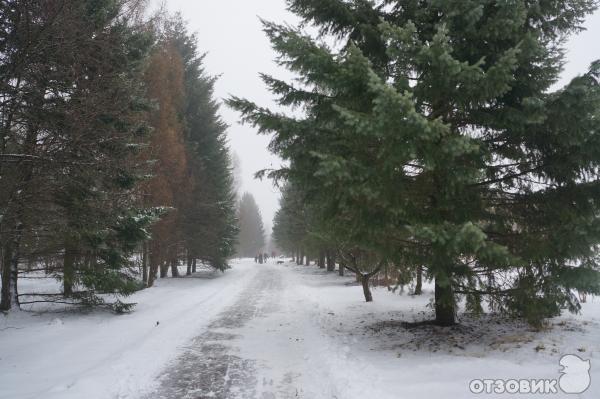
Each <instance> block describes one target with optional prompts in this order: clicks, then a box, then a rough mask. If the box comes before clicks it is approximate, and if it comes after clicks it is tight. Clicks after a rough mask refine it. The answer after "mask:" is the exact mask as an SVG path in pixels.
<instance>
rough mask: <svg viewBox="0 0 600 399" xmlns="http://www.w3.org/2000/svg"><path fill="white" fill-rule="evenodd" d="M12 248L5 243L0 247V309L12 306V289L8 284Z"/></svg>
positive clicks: (7, 308)
mask: <svg viewBox="0 0 600 399" xmlns="http://www.w3.org/2000/svg"><path fill="white" fill-rule="evenodd" d="M11 261H12V248H11V247H10V245H9V244H6V245H5V246H4V248H3V249H2V300H1V301H0V310H3V311H4V310H10V309H11V307H12V289H11V285H10V277H11V276H10V275H11V265H12V263H11Z"/></svg>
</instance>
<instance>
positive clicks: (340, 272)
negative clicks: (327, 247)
mask: <svg viewBox="0 0 600 399" xmlns="http://www.w3.org/2000/svg"><path fill="white" fill-rule="evenodd" d="M345 269H346V266H345V265H344V262H343V261H342V260H341V259H340V265H339V270H338V273H339V275H340V276H342V277H343V276H344V270H345Z"/></svg>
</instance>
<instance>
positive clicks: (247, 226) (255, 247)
mask: <svg viewBox="0 0 600 399" xmlns="http://www.w3.org/2000/svg"><path fill="white" fill-rule="evenodd" d="M238 220H239V231H240V235H239V239H238V247H237V250H236V253H237V256H240V257H245V258H253V257H255V256H256V255H257V254H259V253H262V252H263V251H264V250H265V244H266V238H265V229H264V226H263V221H262V216H261V214H260V209H259V208H258V205H257V204H256V200H255V199H254V196H252V194H250V193H244V195H243V196H242V199H241V200H240V203H239V210H238Z"/></svg>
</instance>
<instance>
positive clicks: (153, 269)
mask: <svg viewBox="0 0 600 399" xmlns="http://www.w3.org/2000/svg"><path fill="white" fill-rule="evenodd" d="M155 251H156V249H155V248H153V247H151V246H150V245H148V260H149V263H150V270H149V273H148V287H152V286H153V285H154V282H155V281H156V278H157V276H158V269H159V262H158V259H156V255H155V254H156V252H155Z"/></svg>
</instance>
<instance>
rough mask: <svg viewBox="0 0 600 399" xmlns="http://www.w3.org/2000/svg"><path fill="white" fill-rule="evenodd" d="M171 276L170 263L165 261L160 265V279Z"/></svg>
mask: <svg viewBox="0 0 600 399" xmlns="http://www.w3.org/2000/svg"><path fill="white" fill-rule="evenodd" d="M168 275H169V261H166V260H165V261H163V262H162V263H161V265H160V278H166V277H167V276H168Z"/></svg>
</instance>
